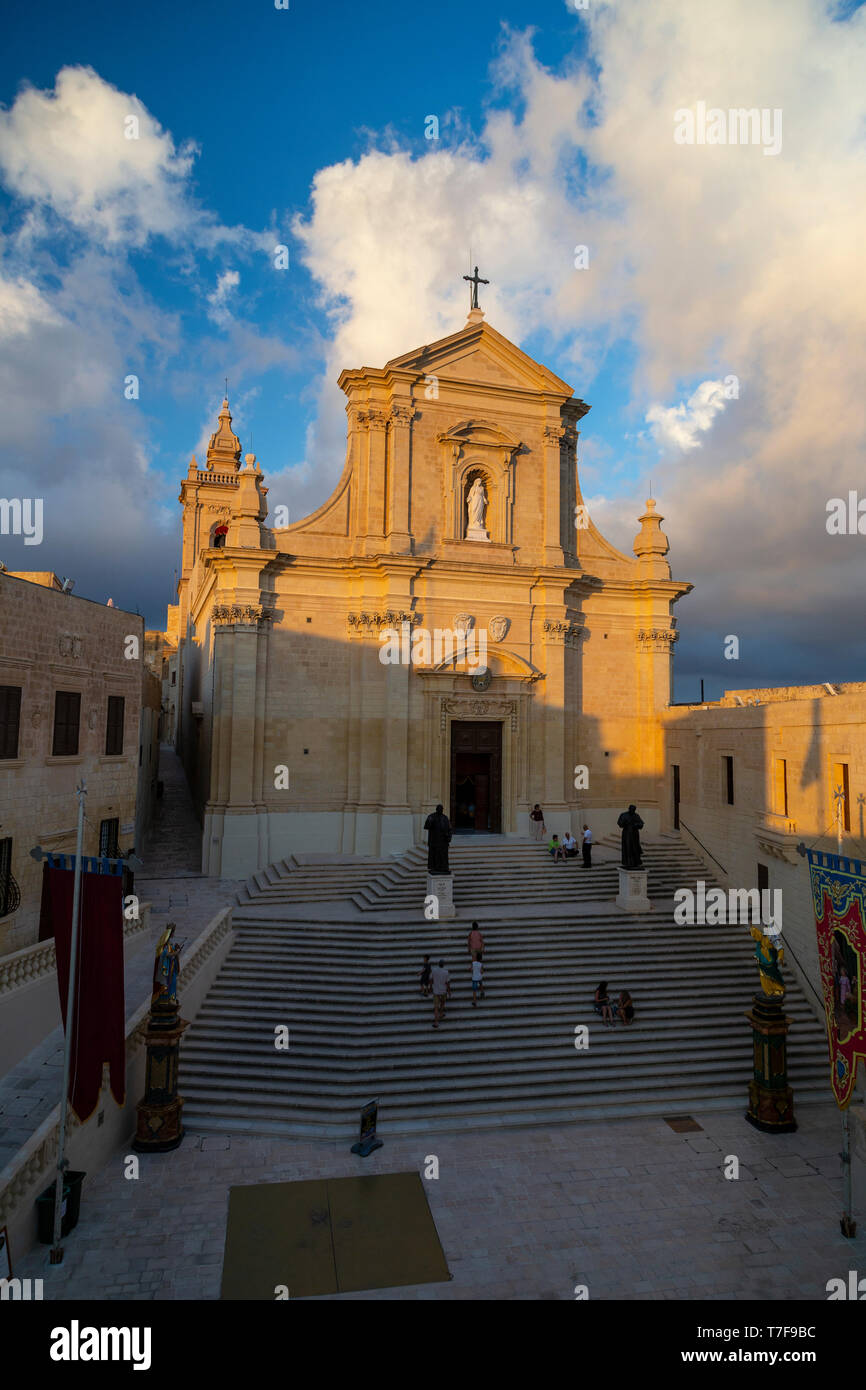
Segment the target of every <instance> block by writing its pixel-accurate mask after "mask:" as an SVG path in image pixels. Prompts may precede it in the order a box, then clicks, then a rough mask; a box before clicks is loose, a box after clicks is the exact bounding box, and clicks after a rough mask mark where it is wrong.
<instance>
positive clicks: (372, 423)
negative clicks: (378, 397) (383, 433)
mask: <svg viewBox="0 0 866 1390" xmlns="http://www.w3.org/2000/svg"><path fill="white" fill-rule="evenodd" d="M357 419H358V423H359V424H361V425H363V426H364V427H365V429H368V430H384V429H387V428H388V416H387V415H386V413H385V411H384V410H381V409H380V408H379V407H378V406H364V407H362V409H361V410H359V411H358V415H357Z"/></svg>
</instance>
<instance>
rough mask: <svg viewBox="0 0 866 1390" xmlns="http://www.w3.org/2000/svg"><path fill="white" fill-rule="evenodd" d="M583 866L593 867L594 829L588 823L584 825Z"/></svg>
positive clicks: (586, 867)
mask: <svg viewBox="0 0 866 1390" xmlns="http://www.w3.org/2000/svg"><path fill="white" fill-rule="evenodd" d="M583 867H584V868H585V869H591V868H592V831H591V830H590V828H589V826H588V825H585V826H584V827H583Z"/></svg>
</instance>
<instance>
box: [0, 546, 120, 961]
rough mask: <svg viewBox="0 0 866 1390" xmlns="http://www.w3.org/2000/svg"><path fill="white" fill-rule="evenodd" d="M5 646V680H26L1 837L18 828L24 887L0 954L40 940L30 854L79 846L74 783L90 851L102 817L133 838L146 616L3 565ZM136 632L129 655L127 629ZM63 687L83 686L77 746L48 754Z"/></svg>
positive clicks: (4, 788)
mask: <svg viewBox="0 0 866 1390" xmlns="http://www.w3.org/2000/svg"><path fill="white" fill-rule="evenodd" d="M0 612H2V615H3V618H2V621H3V636H4V641H3V647H2V651H0V685H11V686H20V687H21V691H22V694H21V722H20V732H19V742H18V756H17V757H16V758H8V759H0V806H2V814H0V822H2V826H0V837H3V838H7V837H11V838H12V842H13V844H12V874H13V877H14V878H15V880H16V882H17V884H18V887H19V889H20V891H21V904H20V907H19V908H18V909H17V911H15V912H13V913H11V914H8V915H7V916H6V917H3V918H0V954H5V953H7V952H10V951H16V950H20V949H21V948H22V947H24V946H29V945H30V944H31V943H32V942H34V941H36V939H37V936H38V930H39V906H40V898H41V887H42V865H41V864H39V863H37V862H36V861H35V860H33V859H31V858H30V850H31V849H33V848H34V846H36V845H41V846H42V848H43V849H47V850H51V851H56V852H64V851H65V852H67V853H68V852H74V850H75V827H76V821H77V813H78V803H77V798H76V795H75V787H76V785H77V784H78V782H79V781H80V780H81V779H82V778H83V779H84V781H85V783H86V786H87V800H86V806H85V814H86V821H85V833H84V853H85V854H86V855H94V854H96V853H97V852H98V849H99V826H100V821H102V820H105V819H113V818H115V817H116V818H117V819H118V821H119V822H120V836H119V843H120V848H121V849H122V850H123V849H127V848H129V847H131V846H132V844H133V842H134V839H135V807H136V787H137V782H138V750H139V732H140V723H139V721H140V714H141V689H142V655H141V646H142V639H143V634H144V623H143V620H142V619H141V618H140V617H138V616H137V615H136V614H134V613H126V612H124V610H123V609H120V608H108V607H106V606H105V605H103V604H99V603H91V602H90V601H89V600H87V599H82V598H78V597H76V596H75V595H73V594H64V593H61V592H59V591H58V590H57V589H55V588H53V587H52V588H49V587H47V586H45V585H42V584H39V583H31V582H29V581H28V580H26V579H22V578H13V577H11V576H10V575H8V574H2V573H0ZM129 636H134V637H137V638H138V639H139V654H138V656H137V657H133V658H129V659H128V658H127V656H126V655H125V652H126V650H130V648H129V647H128V646H127V644H126V640H125V639H126V638H127V637H129ZM58 690H69V691H78V692H79V693H80V694H81V720H80V728H79V745H78V753H77V754H76V755H75V756H72V757H55V756H54V755H53V754H52V738H53V726H54V700H55V694H56V692H57V691H58ZM109 695H120V696H123V698H124V700H125V705H124V734H123V752H122V753H121V754H118V755H106V753H105V746H106V721H107V709H108V696H109Z"/></svg>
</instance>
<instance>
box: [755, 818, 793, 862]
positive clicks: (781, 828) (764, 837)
mask: <svg viewBox="0 0 866 1390" xmlns="http://www.w3.org/2000/svg"><path fill="white" fill-rule="evenodd" d="M797 833H798V832H797V822H796V821H795V820H792V818H791V817H790V816H781V815H777V814H776V813H775V811H759V812H758V813H757V814H756V816H755V839H756V840H757V842H758V848H759V849H760V850H761V851H762V852H763V853H764V854H768V855H769V856H770V858H771V859H781V860H782V861H783V862H784V863H786V864H796V863H797V844H796V839H797Z"/></svg>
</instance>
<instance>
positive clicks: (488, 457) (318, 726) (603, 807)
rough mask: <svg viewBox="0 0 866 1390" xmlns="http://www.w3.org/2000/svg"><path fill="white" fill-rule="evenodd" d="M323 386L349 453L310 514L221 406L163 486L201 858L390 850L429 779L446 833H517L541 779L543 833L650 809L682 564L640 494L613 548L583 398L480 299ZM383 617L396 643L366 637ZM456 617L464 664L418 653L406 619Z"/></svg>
mask: <svg viewBox="0 0 866 1390" xmlns="http://www.w3.org/2000/svg"><path fill="white" fill-rule="evenodd" d="M340 386H341V387H342V389H343V391H344V392H345V394H346V397H347V404H346V413H347V417H348V447H347V453H346V462H345V467H344V469H343V473H342V476H341V478H340V480H339V482H338V483H337V486H336V488H335V490H334V492H333V494H332V495H331V497H330V498H329V499H328V500H327V501H326V502H325V503H324V504H323V505H322V506H320V507H319V508H318V509H317V510H316V511H315V512H313V513H312V515H310V516H307V517H306V518H304V519H303V520H301V521H298V522H295V523H293V524H291V525H287V526H283V527H279V526H271V525H268V524H267V521H268V508H269V503H268V501H267V488H266V487H265V486H264V485H263V474H262V471H261V469H260V468H259V467H258V464H257V462H256V459H255V457H254V456H252V455H249V454H248V455H247V456H246V459H245V461H243V462H242V460H241V447H240V443H239V440H238V438H237V436H236V435H235V434H234V432H233V430H232V417H231V414H230V411H229V407H228V403H227V402H224V403H223V408H222V410H221V412H220V416H219V421H218V426H217V429H216V431H215V432H214V434H213V435H212V437H211V440H210V444H209V447H208V451H207V458H206V460H205V466H204V467H203V468H199V467H198V465H197V463H196V461H195V459H193V460H192V462H191V463H190V467H189V472H188V475H187V477H186V478H185V479H184V480H183V483H182V485H181V494H180V501H181V503H182V505H183V554H182V569H181V577H180V580H179V584H178V614H177V632H178V643H179V659H178V671H179V674H178V686H179V687H180V689H179V693H178V704H179V710H178V726H179V727H178V739H177V744H178V747H179V749H180V751H181V753H182V756H183V758H184V762H185V765H186V768H187V771H188V774H189V776H190V781H191V784H192V786H193V790H194V794H195V796H196V798H197V802H198V805H199V808H200V811H201V815H202V821H203V868H204V870H205V871H206V872H208V873H212V874H222V875H226V876H242V875H246V874H248V873H250V872H252V871H253V870H255V869H256V868H258V867H260V866H262V865H265V864H267V863H269V862H272V861H274V860H275V859H278V858H280V857H281V856H283V855H285V854H287V853H290V852H292V851H310V850H323V851H331V852H336V853H343V854H356V855H359V854H367V855H372V854H387V853H390V852H396V851H400V850H402V849H405V848H406V847H408V846H409V845H411V844H413V843H415V842H416V841H417V840H418V839H419V838H420V835H421V827H422V825H423V821H424V818H425V816H426V815H427V814H428V813H429V811H430V810H431V809H432V808H433V807H434V806H435V804H436V802H438V801H442V802H443V803H444V805H445V808H446V811H448V812H449V814H450V815H451V818H452V822H453V823H454V824H455V828H457V829H458V830H462V829H465V830H476V831H477V830H482V831H491V832H499V833H502V834H503V835H506V836H509V835H510V836H518V835H523V834H526V833H527V829H528V813H529V810H530V809H531V807H532V805H533V804H534V803H535V802H536V801H538V802H540V803H541V804H542V805H543V807H544V810H545V813H546V819H547V824H548V826H549V827H551V828H552V829H553V830H557V831H560V832H561V831H563V830H564V829H566V828H567V827H572V828H575V829H576V828H578V826H579V825H580V824H581V823H582V820H583V818H585V817H586V816H587V815H591V817H592V819H593V826H594V829H595V830H596V833H597V834H598V833H602V832H603V831H604V830H605V829H606V828H609V827H610V826H611V825H612V824H613V823H614V820H615V817H616V815H617V814H618V813H619V811H620V810H621V809H622V806H623V804H624V803H626V802H627V801H629V800H634V801H638V802H640V804H641V808H642V812H643V814H644V817H645V820H646V821H647V825H648V827H649V828H652V827H653V826H654V825H655V824H656V823H657V788H658V785H659V783H660V779H661V775H662V769H663V746H662V733H661V724H660V721H659V714H660V712H661V711H662V710H664V709H665V708H666V707H667V705H668V703H669V700H670V693H671V660H672V647H673V643H674V641H675V638H676V622H675V619H674V618H673V616H672V609H673V605H674V603H675V602H676V600H677V599H678V598H680V597H681V596H682V595H683V594H684V593H686V592H687V591H688V590H689V588H690V587H691V586H690V585H689V584H686V583H682V582H679V581H675V580H672V578H671V571H670V567H669V565H668V562H667V559H666V558H665V557H666V553H667V550H668V543H667V539H666V537H665V536H664V534H663V532H662V530H661V526H660V523H661V520H662V518H661V517H659V516H658V515H656V513H655V510H654V508H655V504H654V503H653V502H649V503H648V504H647V510H646V512H645V513H644V515H643V516H642V517H641V518H640V532H639V534H638V536H637V538H636V540H635V542H634V554H632V555H625V554H622V553H621V552H620V551H618V550H616V549H615V548H614V547H613V546H612V545H611V544H610V543H609V542H608V541H606V540H605V539H604V537H603V536H602V535H601V534H600V533H599V532H598V530H597V529H596V527H595V526H594V525H593V523H592V521H591V519H589V518H588V517H587V516H586V513H585V508H584V506H583V499H582V495H581V490H580V482H579V477H578V463H577V460H578V438H579V426H580V423H581V421H582V419H583V417H584V416H585V415H586V413H587V411H588V409H589V407H588V406H587V405H586V404H584V402H583V401H582V400H580V399H579V398H577V397H575V395H574V393H573V391H572V388H571V387H570V386H568V385H567V384H566V383H565V382H564V381H562V380H560V378H559V377H557V376H555V375H554V373H553V372H551V371H549V370H548V369H547V368H546V367H544V366H542V365H540V364H539V363H537V362H535V361H533V360H532V358H530V357H529V356H527V355H526V353H524V352H522V351H521V350H520V349H519V348H518V347H516V346H515V345H514V344H513V343H511V342H509V341H508V340H507V339H506V338H504V337H503V336H502V335H501V334H499V333H497V332H496V330H495V329H493V328H491V327H490V325H489V324H488V323H486V322H485V320H484V315H483V313H482V312H481V310H479V309H473V310H472V311H471V312H470V315H469V319H468V321H467V323H466V325H465V326H464V327H463V328H462V329H461V330H460V331H459V332H456V333H454V334H452V335H450V336H449V337H447V338H444V339H442V340H440V341H438V342H435V343H432V344H430V345H426V346H423V347H420V348H418V349H415V350H414V351H411V352H407V353H405V354H404V355H402V356H400V357H395V358H394V359H392V360H391V361H390V362H388V363H386V364H385V366H383V367H360V368H356V369H352V370H348V371H344V372H343V373H342V375H341V377H340ZM479 483H480V485H481V486H480V487H479V486H477V484H479ZM473 489H474V490H473ZM274 519H276V517H275V518H274ZM392 629H396V631H397V633H398V634H402V635H404V637H405V636H408V637H411V645H410V641H409V640H404V643H403V649H404V652H405V653H406V655H408V656H409V659H408V660H402V661H399V662H388V663H386V662H383V660H381V659H380V658H381V656H382V654H383V648H384V643H385V641H386V638H387V634H388V632H389V630H392ZM467 629H468V630H469V631H470V632H474V633H475V634H476V637H477V638H479V639H480V638H481V637H482V635H483V638H484V639H486V648H487V650H486V660H485V667H486V669H485V670H484V671H481V670H480V669H479V661H478V659H477V657H476V659H475V661H474V663H473V662H472V661H471V660H468V659H461V658H460V651H459V648H458V653H457V656H456V657H454V656H452V657H451V659H449V655H448V649H447V646H446V647H445V648H444V649H440V651H439V652H438V653H437V650H436V648H435V645H433V646H431V650H430V652H429V659H425V656H426V654H425V652H424V648H423V640H424V639H423V633H429V634H430V635H431V642H432V638H433V637H435V634H436V633H437V632H439V633H444V632H454V631H458V630H467ZM416 639H417V640H418V645H417V647H416V645H415V643H416ZM416 650H417V651H418V652H420V653H421V656H422V659H421V660H419V661H415V660H413V659H412V655H413V654H414V653H415V652H416ZM443 650H444V654H443ZM437 655H438V656H439V659H438V660H437V659H436V658H437ZM579 768H586V769H587V773H588V786H586V785H584V783H585V781H586V777H585V776H584V774H582V773H580V772H577V773H576V769H579ZM576 783H577V785H576Z"/></svg>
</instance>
